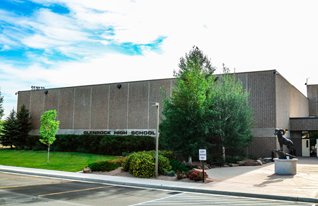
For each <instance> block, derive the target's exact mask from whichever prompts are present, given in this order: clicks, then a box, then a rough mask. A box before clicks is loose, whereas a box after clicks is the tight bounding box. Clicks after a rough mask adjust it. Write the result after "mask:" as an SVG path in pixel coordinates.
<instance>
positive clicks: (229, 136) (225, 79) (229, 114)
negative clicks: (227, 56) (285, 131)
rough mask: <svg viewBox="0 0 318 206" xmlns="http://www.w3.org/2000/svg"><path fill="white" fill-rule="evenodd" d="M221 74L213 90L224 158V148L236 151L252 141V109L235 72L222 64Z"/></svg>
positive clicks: (247, 94)
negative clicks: (231, 72) (232, 72)
mask: <svg viewBox="0 0 318 206" xmlns="http://www.w3.org/2000/svg"><path fill="white" fill-rule="evenodd" d="M223 73H224V74H223V75H222V76H221V78H220V80H219V84H217V85H215V87H214V92H215V93H216V95H215V101H216V107H215V109H216V110H217V111H218V119H219V122H221V124H219V126H220V128H219V131H220V134H219V137H220V142H221V145H220V146H221V147H222V151H223V158H224V160H225V149H226V148H227V149H231V150H235V151H238V150H240V149H242V148H244V147H245V146H248V145H249V144H250V143H251V141H252V138H253V136H252V134H251V127H252V124H253V109H252V108H251V107H250V105H249V102H248V97H249V91H246V90H244V89H243V86H242V82H241V81H240V80H236V77H235V73H234V74H229V69H228V68H226V67H225V66H224V64H223Z"/></svg>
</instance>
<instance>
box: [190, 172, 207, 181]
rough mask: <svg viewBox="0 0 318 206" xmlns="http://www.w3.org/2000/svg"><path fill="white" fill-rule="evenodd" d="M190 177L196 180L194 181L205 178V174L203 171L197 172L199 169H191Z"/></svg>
mask: <svg viewBox="0 0 318 206" xmlns="http://www.w3.org/2000/svg"><path fill="white" fill-rule="evenodd" d="M188 177H189V179H191V180H194V181H200V180H203V174H202V173H201V172H197V171H190V173H189V176H188Z"/></svg>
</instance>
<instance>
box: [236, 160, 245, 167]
mask: <svg viewBox="0 0 318 206" xmlns="http://www.w3.org/2000/svg"><path fill="white" fill-rule="evenodd" d="M237 164H238V165H239V166H245V161H237Z"/></svg>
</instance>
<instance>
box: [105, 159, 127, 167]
mask: <svg viewBox="0 0 318 206" xmlns="http://www.w3.org/2000/svg"><path fill="white" fill-rule="evenodd" d="M125 160H126V157H123V158H120V159H115V160H109V161H110V162H114V163H116V164H118V165H119V166H121V165H122V164H123V162H124V161H125Z"/></svg>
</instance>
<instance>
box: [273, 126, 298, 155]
mask: <svg viewBox="0 0 318 206" xmlns="http://www.w3.org/2000/svg"><path fill="white" fill-rule="evenodd" d="M286 132H288V130H284V129H279V128H277V129H276V130H275V133H274V134H275V135H276V136H277V138H278V142H279V146H280V150H274V151H275V152H276V153H277V154H278V157H279V159H287V157H289V159H292V158H295V156H294V155H291V154H288V153H285V152H284V150H283V145H286V147H287V148H288V150H289V153H292V154H293V153H294V143H293V142H292V141H291V140H290V139H287V138H286V137H284V136H283V135H284V134H285V133H286Z"/></svg>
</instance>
